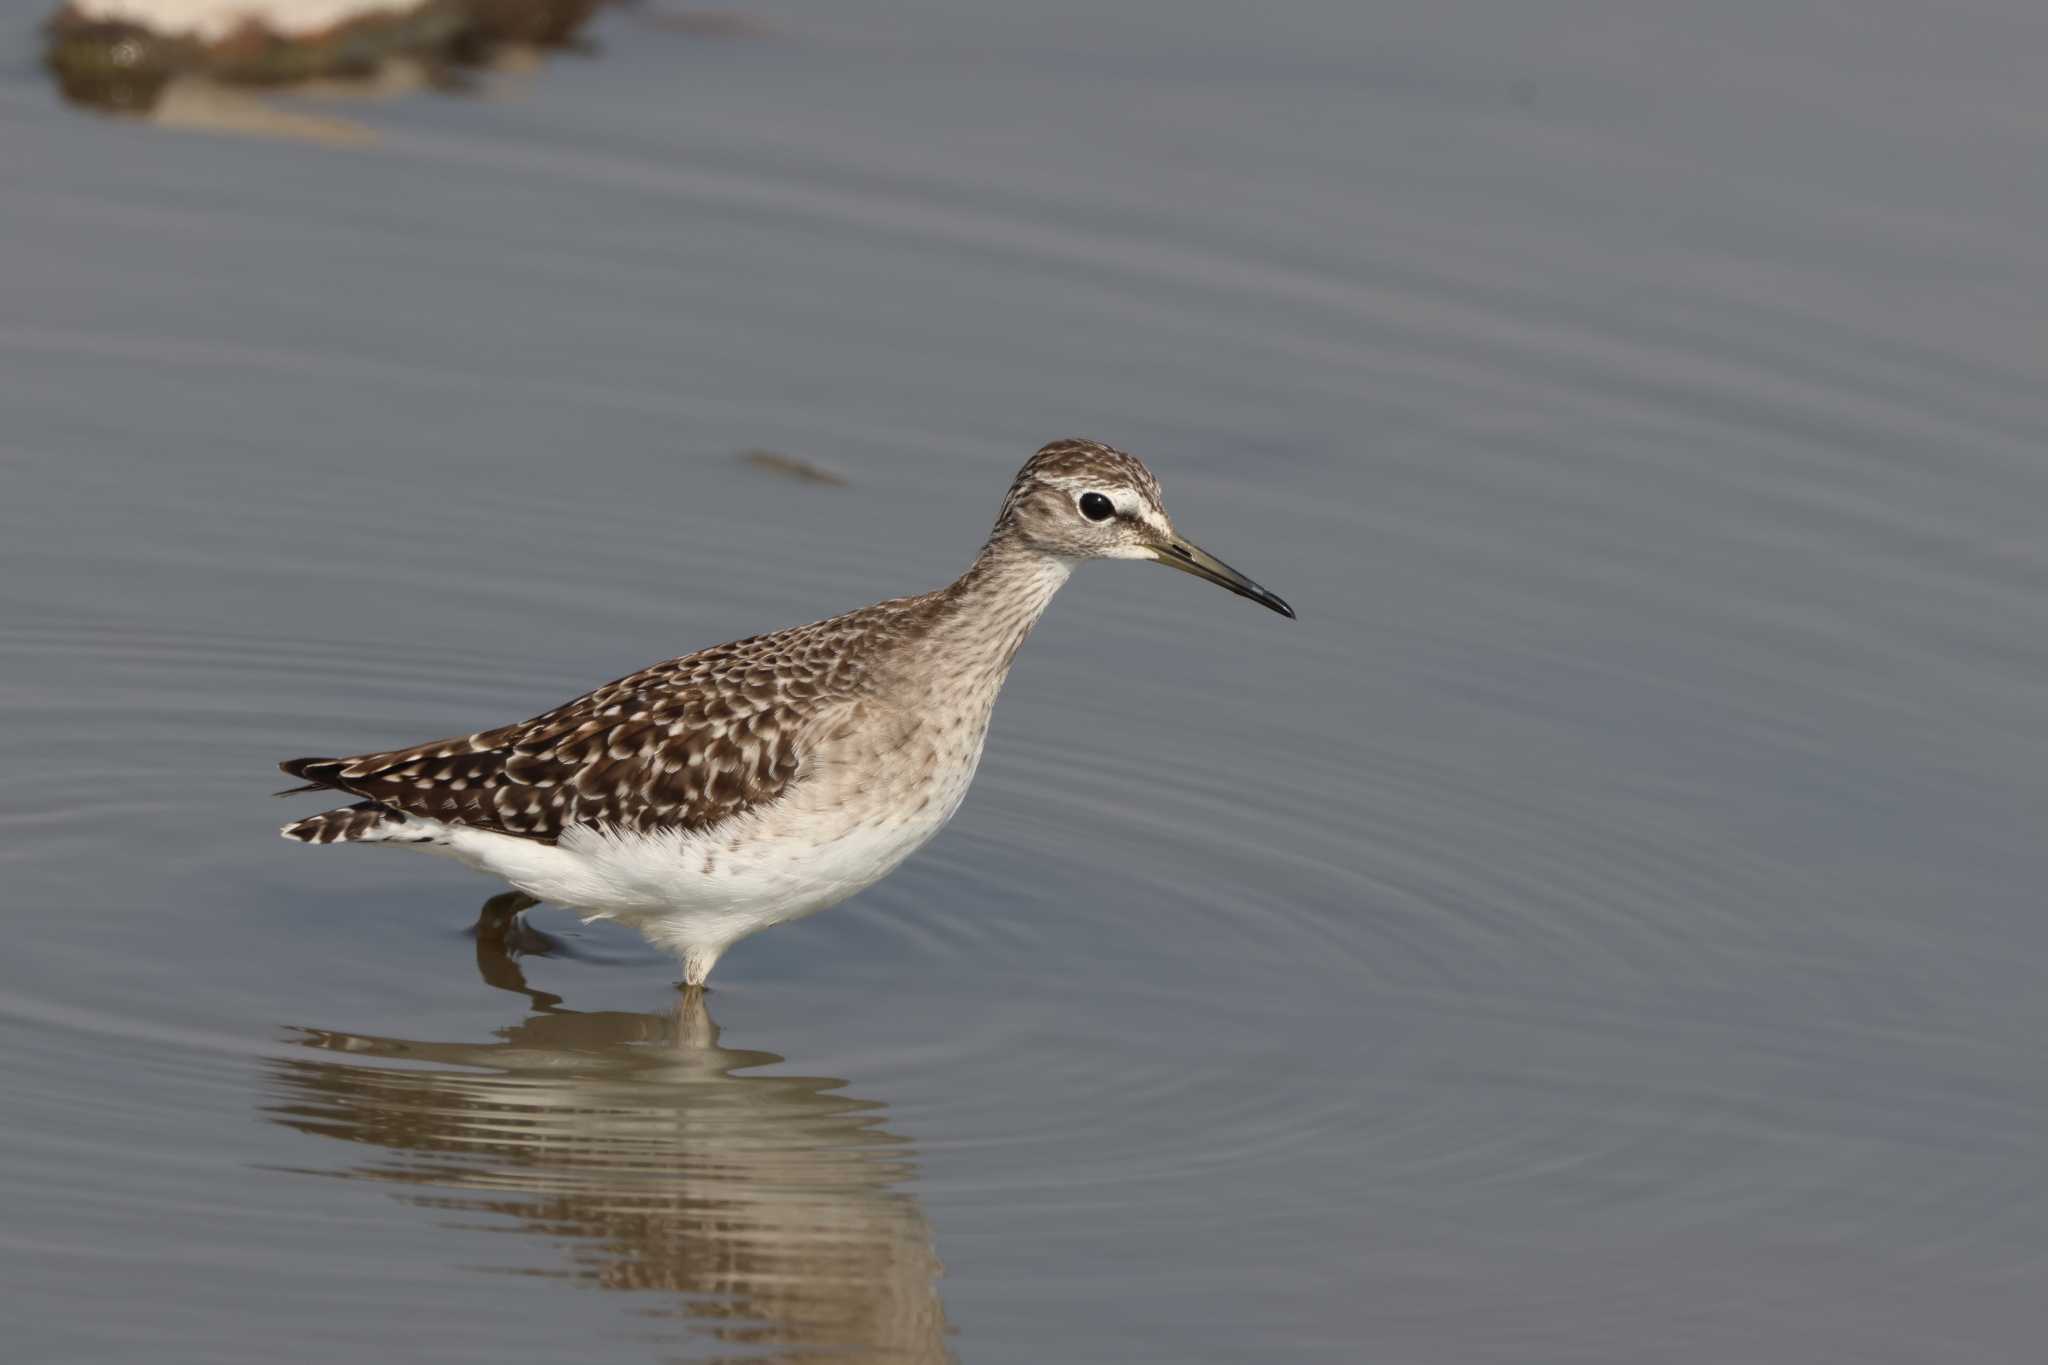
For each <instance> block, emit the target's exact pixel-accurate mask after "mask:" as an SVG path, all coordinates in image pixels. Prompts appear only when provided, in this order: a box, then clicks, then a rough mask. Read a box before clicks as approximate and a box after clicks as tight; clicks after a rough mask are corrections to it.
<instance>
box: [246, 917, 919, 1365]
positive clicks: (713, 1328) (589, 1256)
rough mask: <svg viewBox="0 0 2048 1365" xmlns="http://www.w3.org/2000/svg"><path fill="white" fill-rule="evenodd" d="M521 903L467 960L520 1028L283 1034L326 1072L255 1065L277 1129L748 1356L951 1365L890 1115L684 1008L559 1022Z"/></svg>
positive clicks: (683, 1000) (562, 1016)
mask: <svg viewBox="0 0 2048 1365" xmlns="http://www.w3.org/2000/svg"><path fill="white" fill-rule="evenodd" d="M519 908H521V907H520V905H519V903H518V901H517V899H516V898H515V897H498V898H497V899H496V900H494V901H493V902H491V903H490V904H487V905H486V906H485V912H484V915H483V917H482V918H481V919H479V921H478V926H477V930H478V931H477V965H478V968H479V970H480V971H481V972H482V973H483V976H484V979H485V980H486V981H489V982H490V983H491V984H492V985H494V986H499V987H501V988H503V989H506V990H510V991H515V992H518V993H520V994H523V995H525V996H526V997H527V998H528V999H529V1000H531V1001H532V1005H533V1008H532V1012H531V1013H530V1014H528V1015H527V1017H526V1018H525V1019H524V1020H522V1021H521V1022H519V1023H517V1024H514V1025H512V1026H510V1027H508V1028H504V1029H501V1030H499V1031H498V1035H497V1039H498V1040H497V1041H495V1042H488V1043H435V1042H411V1041H407V1040H404V1039H398V1038H381V1037H374V1036H369V1035H362V1034H347V1033H333V1032H328V1031H324V1030H317V1029H297V1030H293V1033H292V1037H293V1040H294V1041H295V1042H297V1043H299V1044H300V1045H302V1046H303V1047H305V1048H306V1049H308V1050H309V1051H310V1052H313V1053H318V1054H321V1055H317V1056H290V1057H280V1058H274V1059H272V1060H271V1062H270V1064H269V1065H270V1075H269V1083H270V1090H271V1096H272V1097H271V1103H270V1105H269V1106H268V1107H269V1112H270V1114H271V1116H272V1117H273V1118H274V1119H275V1121H276V1122H278V1123H281V1124H284V1125H286V1126H287V1127H291V1128H296V1129H298V1130H300V1131H301V1132H306V1133H316V1134H319V1135H321V1136H324V1137H332V1138H340V1139H342V1140H344V1141H348V1142H355V1143H361V1144H362V1145H363V1146H364V1147H366V1148H370V1149H372V1150H371V1151H370V1152H369V1153H368V1154H367V1155H366V1157H365V1159H364V1160H363V1161H362V1162H361V1164H356V1165H351V1166H349V1167H347V1168H346V1169H345V1170H343V1171H342V1172H340V1173H341V1174H344V1175H347V1176H351V1177H355V1178H361V1179H367V1180H379V1181H385V1182H389V1183H391V1184H394V1185H399V1186H404V1187H409V1190H410V1191H411V1192H408V1193H407V1194H405V1195H403V1196H402V1197H404V1198H406V1199H407V1200H408V1201H410V1202H414V1203H417V1204H420V1205H423V1206H426V1207H431V1208H437V1209H449V1210H459V1211H461V1212H462V1213H464V1214H474V1213H480V1212H481V1213H490V1214H496V1215H501V1216H503V1217H505V1218H508V1219H511V1220H512V1221H513V1224H514V1225H515V1226H516V1227H517V1228H518V1229H519V1230H520V1231H523V1232H530V1233H532V1234H534V1235H535V1236H538V1237H542V1238H545V1239H546V1240H547V1241H549V1242H550V1243H552V1244H554V1245H556V1246H558V1247H560V1248H561V1249H562V1250H563V1251H564V1252H565V1253H566V1255H567V1256H568V1258H569V1260H570V1262H571V1266H570V1269H569V1270H568V1272H567V1274H568V1275H569V1276H570V1277H571V1278H573V1279H574V1280H576V1281H578V1282H581V1283H584V1284H588V1285H591V1286H595V1287H598V1288H602V1289H616V1290H630V1291H638V1292H641V1293H647V1294H661V1295H666V1296H673V1297H672V1298H670V1299H669V1301H668V1302H665V1303H663V1304H661V1305H659V1306H658V1307H655V1308H654V1309H653V1311H655V1312H657V1313H662V1314H673V1315H675V1316H678V1317H680V1318H683V1319H685V1320H687V1321H688V1322H689V1323H691V1324H692V1325H693V1326H694V1327H695V1328H697V1329H699V1330H701V1331H704V1332H707V1333H708V1334H709V1335H710V1336H711V1337H713V1338H714V1339H716V1340H717V1341H719V1342H721V1343H724V1344H725V1345H727V1346H730V1347H731V1348H733V1349H734V1351H735V1352H737V1353H743V1354H744V1355H745V1357H746V1358H747V1359H749V1360H793V1359H810V1358H813V1357H814V1355H817V1354H822V1353H826V1352H830V1353H832V1354H834V1355H835V1356H838V1355H844V1356H848V1357H851V1358H854V1359H886V1360H904V1361H944V1360H949V1359H951V1355H950V1353H949V1352H948V1350H947V1348H946V1344H945V1340H946V1335H947V1328H946V1320H945V1313H944V1310H943V1308H942V1307H941V1305H940V1302H939V1294H938V1287H937V1278H938V1274H939V1262H938V1258H937V1257H936V1255H934V1253H933V1250H932V1245H931V1230H930V1228H929V1226H928V1225H927V1224H926V1222H925V1219H924V1215H923V1213H922V1212H921V1211H920V1210H919V1208H918V1206H917V1203H916V1201H915V1200H914V1199H913V1198H912V1197H911V1196H910V1195H909V1194H908V1193H907V1192H906V1191H905V1190H904V1188H903V1186H904V1185H905V1184H906V1182H907V1180H908V1178H909V1176H910V1174H911V1165H910V1154H909V1152H908V1150H907V1148H906V1145H905V1141H904V1139H902V1138H900V1137H897V1136H895V1135H893V1134H891V1133H889V1132H887V1131H885V1130H884V1129H883V1127H882V1126H881V1125H882V1106H881V1105H879V1104H876V1103H873V1102H871V1101H864V1100H859V1099H853V1098H850V1097H848V1096H846V1095H844V1094H842V1093H841V1088H842V1087H843V1086H844V1085H845V1082H843V1081H839V1080H833V1079H828V1078H821V1077H809V1076H788V1075H779V1074H778V1075H763V1074H759V1073H760V1072H761V1070H762V1069H763V1068H767V1067H771V1066H775V1065H778V1064H780V1063H781V1062H782V1061H783V1060H784V1059H783V1058H781V1057H779V1056H777V1055H776V1054H774V1053H772V1052H756V1051H745V1050H739V1049H733V1048H727V1047H721V1046H720V1045H719V1042H718V1028H717V1026H716V1025H715V1024H713V1023H712V1021H711V1016H710V1013H709V1011H708V1010H707V1008H706V1006H705V1002H704V997H703V994H702V993H701V992H699V991H690V992H686V993H685V994H683V995H682V996H681V997H680V998H679V1001H678V1004H677V1007H676V1009H675V1010H674V1011H672V1012H670V1013H667V1014H627V1013H614V1012H602V1013H582V1012H578V1011H575V1010H567V1009H563V1008H561V1000H560V998H559V997H557V996H553V995H550V994H548V993H546V992H544V991H536V990H533V989H531V988H529V987H528V986H527V984H526V980H525V976H524V974H523V973H522V972H521V970H520V967H519V963H518V960H517V958H516V957H515V955H514V954H515V952H516V951H517V950H518V946H519V944H520V941H521V936H531V934H532V931H530V930H527V929H526V928H525V927H524V926H523V925H522V924H521V923H520V922H519V920H518V919H517V916H516V913H515V912H516V911H517V910H518V909H519ZM527 943H528V946H529V947H530V946H532V940H531V938H530V937H529V938H528V939H527ZM385 1062H402V1063H405V1064H406V1065H405V1066H403V1067H393V1066H389V1065H383V1064H382V1063H385Z"/></svg>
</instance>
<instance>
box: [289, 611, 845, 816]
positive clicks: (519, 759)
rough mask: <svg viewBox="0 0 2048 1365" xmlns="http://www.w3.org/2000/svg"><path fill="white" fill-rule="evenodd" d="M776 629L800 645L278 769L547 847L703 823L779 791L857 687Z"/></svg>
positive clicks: (697, 658) (755, 648) (840, 662)
mask: <svg viewBox="0 0 2048 1365" xmlns="http://www.w3.org/2000/svg"><path fill="white" fill-rule="evenodd" d="M786 635H787V636H789V637H791V638H790V640H789V643H790V644H793V645H796V646H798V647H796V648H788V647H783V648H776V647H774V646H776V645H777V643H778V641H777V637H761V638H760V639H758V640H750V641H740V642H738V643H737V644H733V645H721V646H719V647H718V648H716V649H710V650H704V651H702V652H700V653H697V654H692V655H687V656H685V657H683V658H680V659H671V660H669V661H668V662H666V663H660V664H656V665H654V666H653V667H651V668H646V669H642V670H641V671H640V672H638V673H635V674H632V675H630V676H628V677H625V678H621V679H619V680H618V681H617V682H614V683H608V684H606V685H605V686H603V687H600V688H598V689H597V690H596V691H595V692H591V693H589V694H588V695H586V696H582V697H578V698H577V699H576V700H574V701H572V702H569V703H567V704H566V705H563V706H559V707H556V708H555V709H554V710H552V711H549V712H547V713H546V714H544V715H539V716H535V717H534V718H533V719H532V720H527V721H521V722H520V723H518V724H516V725H507V726H503V727H500V728H499V729H496V730H485V731H481V732H479V733H477V734H474V735H468V736H465V737H462V738H457V739H445V740H437V741H434V742H432V743H428V744H420V745H415V746H413V747H412V748H409V749H394V750H390V751H387V752H383V753H372V754H359V755H357V756H355V757H353V758H301V759H292V760H290V761H289V762H286V763H283V764H281V765H280V766H281V767H282V768H283V769H284V771H285V772H287V773H290V774H291V775H292V776H294V777H297V778H301V779H303V780H305V781H307V782H309V783H312V784H314V785H317V786H322V787H333V788H335V789H337V790H340V791H345V792H351V793H354V794H355V795H357V796H361V797H365V798H368V799H369V800H372V801H376V802H378V803H379V804H381V805H384V806H387V807H389V808H391V809H392V810H396V811H403V812H405V813H407V814H410V815H418V816H423V817H425V818H427V819H430V820H439V821H443V822H445V823H447V824H452V825H463V826H469V827H471V828H476V829H486V830H492V831H495V832H497V833H501V834H511V835H517V836H519V837H521V838H527V839H537V840H540V841H542V842H546V843H553V842H555V841H557V840H558V839H560V838H561V837H562V835H563V834H564V833H565V832H566V831H568V830H570V829H572V828H574V827H577V826H594V827H602V828H615V829H622V830H633V831H639V832H652V831H655V830H667V829H683V830H692V829H704V828H707V827H709V826H712V825H715V824H718V823H719V822H721V821H723V820H726V819H729V818H731V817H732V816H734V815H737V814H739V813H740V812H742V811H745V810H748V809H750V808H752V807H755V806H759V805H763V804H765V803H767V802H770V801H773V800H775V799H776V798H777V797H779V796H781V795H782V794H783V793H784V792H786V791H788V790H789V788H790V786H791V785H792V784H793V783H795V782H796V781H797V779H798V775H799V772H800V769H801V767H802V757H803V752H802V751H803V748H804V740H805V734H806V731H805V721H806V718H807V717H809V716H814V715H815V714H816V709H817V707H818V703H820V702H821V701H822V702H829V701H830V700H831V698H832V697H833V695H835V694H844V693H848V692H850V691H851V690H852V688H853V687H854V686H855V685H856V684H857V677H856V676H854V675H855V674H857V672H858V668H857V662H855V661H850V660H847V659H845V658H843V657H835V656H833V655H832V654H831V653H830V651H820V650H815V649H806V648H802V647H801V643H802V642H801V640H800V638H798V637H799V632H788V633H786Z"/></svg>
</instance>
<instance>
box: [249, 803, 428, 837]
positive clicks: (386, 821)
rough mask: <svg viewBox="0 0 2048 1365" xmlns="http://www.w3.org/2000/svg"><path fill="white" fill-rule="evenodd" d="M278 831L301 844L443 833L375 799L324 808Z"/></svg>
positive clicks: (426, 835) (425, 835) (423, 821)
mask: <svg viewBox="0 0 2048 1365" xmlns="http://www.w3.org/2000/svg"><path fill="white" fill-rule="evenodd" d="M278 833H279V834H281V835H283V836H284V837H285V838H287V839H290V840H292V841H293V842H295V843H301V844H434V843H440V842H442V840H443V838H444V837H445V836H444V835H443V834H442V833H441V832H440V831H439V830H437V829H436V828H435V826H434V825H433V824H432V823H431V822H429V821H426V820H419V819H415V818H413V817H410V816H406V815H401V814H400V813H399V812H397V811H395V810H392V809H391V808H390V807H388V806H380V805H378V804H377V803H376V802H375V801H364V802H361V803H359V804H357V805H353V806H342V807H340V808H339V809H336V810H323V811H321V812H320V813H319V814H318V815H309V816H307V817H306V818H305V819H303V820H294V821H292V822H291V823H290V824H289V825H286V826H285V827H284V828H283V829H281V830H279V831H278Z"/></svg>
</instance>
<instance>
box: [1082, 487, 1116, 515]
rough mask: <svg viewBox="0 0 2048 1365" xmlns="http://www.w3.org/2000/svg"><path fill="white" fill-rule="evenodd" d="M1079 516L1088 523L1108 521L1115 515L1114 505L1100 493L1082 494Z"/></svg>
mask: <svg viewBox="0 0 2048 1365" xmlns="http://www.w3.org/2000/svg"><path fill="white" fill-rule="evenodd" d="M1081 515H1082V516H1084V517H1086V518H1088V520H1090V521H1108V520H1109V519H1110V518H1111V517H1113V516H1115V515H1116V504H1115V503H1113V502H1111V501H1110V500H1109V499H1108V498H1106V497H1104V496H1103V495H1102V494H1100V493H1083V494H1082V495H1081Z"/></svg>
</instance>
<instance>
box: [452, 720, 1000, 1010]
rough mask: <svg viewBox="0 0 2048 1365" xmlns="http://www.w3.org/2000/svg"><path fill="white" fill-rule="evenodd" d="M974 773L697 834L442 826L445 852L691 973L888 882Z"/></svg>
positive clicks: (808, 793) (803, 793)
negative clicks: (548, 833)
mask: <svg viewBox="0 0 2048 1365" xmlns="http://www.w3.org/2000/svg"><path fill="white" fill-rule="evenodd" d="M979 758H980V754H979V752H978V746H977V752H976V753H975V754H974V755H973V759H974V760H977V761H978V760H979ZM974 766H975V765H974V762H970V763H969V764H968V765H967V766H966V767H965V768H964V769H959V770H956V771H955V772H953V773H951V774H948V775H946V776H945V777H944V778H942V779H941V780H940V781H939V782H938V783H937V784H936V785H932V786H926V787H923V788H921V789H920V791H919V792H918V794H917V800H915V801H904V800H902V799H900V797H899V798H898V799H877V798H878V797H881V796H882V795H883V794H882V793H877V792H875V791H874V790H873V789H872V788H867V789H865V790H863V791H860V792H858V793H857V794H852V795H850V796H849V797H847V798H844V799H842V798H837V797H835V795H834V793H833V792H832V790H831V786H832V784H830V783H819V784H817V785H816V786H809V787H808V789H807V790H806V789H800V790H799V791H797V792H795V793H792V796H791V797H790V798H787V799H785V800H783V801H779V802H776V803H774V804H772V805H770V806H767V807H764V808H762V809H761V810H759V811H755V812H750V813H748V814H746V815H743V816H739V817H736V818H735V819H733V820H730V821H728V822H726V823H724V824H721V825H719V826H717V827H715V828H713V829H711V830H708V831H692V832H687V833H684V832H666V833H659V834H628V833H613V832H605V831H600V830H596V829H587V828H586V829H576V830H572V831H570V832H569V833H568V834H566V835H565V836H564V837H563V838H562V840H561V842H560V843H558V844H553V845H549V844H542V843H536V842H534V841H532V840H529V839H518V838H513V837H510V836H507V835H502V834H493V833H487V832H484V831H480V830H473V829H462V828H451V829H449V831H448V843H447V846H446V849H447V851H448V852H449V853H451V854H453V855H454V856H455V857H457V858H460V859H461V860H462V861H464V862H466V863H468V864H470V865H471V866H472V867H475V868H477V869H479V870H480V871H484V872H488V873H491V874H492V875H494V876H498V877H502V878H503V879H504V880H506V881H508V882H510V883H511V884H512V885H513V886H516V887H518V888H519V889H520V890H522V891H524V892H526V893H527V894H528V895H530V896H533V897H536V898H537V899H540V900H544V901H548V902H550V903H552V904H556V905H561V906H566V907H567V908H569V909H571V910H574V911H576V912H577V913H578V914H580V915H582V916H583V917H584V918H585V919H616V920H619V921H621V922H623V923H627V924H631V925H632V926H633V927H635V928H636V929H639V930H640V931H641V932H642V933H643V934H645V935H646V936H647V937H648V938H649V939H651V940H653V941H654V942H656V943H659V944H661V945H663V946H664V947H668V948H671V949H673V950H675V951H677V952H679V953H681V954H682V955H683V956H684V957H685V959H686V961H687V962H688V965H689V967H690V970H691V973H692V975H695V973H696V972H697V971H698V970H699V969H700V966H701V970H703V971H708V970H709V969H710V964H711V963H712V962H714V961H716V960H717V957H718V955H719V953H721V952H723V951H724V949H725V948H726V947H727V946H729V945H730V944H732V943H734V942H736V941H738V940H739V939H742V938H744V937H746V936H747V935H749V934H752V933H755V932H758V931H759V930H762V929H765V928H767V927H768V926H770V925H773V924H780V923H782V922H783V921H785V920H792V919H797V918H800V917H802V916H804V915H809V914H814V913H816V912H817V911H820V910H823V909H826V908H827V907H829V906H833V905H836V904H838V903H839V902H840V901H843V900H845V899H846V898H847V897H848V896H851V895H853V894H854V893H856V892H858V891H861V890H863V889H865V888H867V887H869V886H872V885H873V884H874V883H875V882H877V881H879V880H881V879H882V878H883V877H884V876H886V875H888V873H889V872H890V871H892V870H893V869H894V868H895V867H896V866H897V865H898V864H899V863H901V862H902V861H903V860H904V859H905V858H908V857H909V856H910V855H911V854H912V853H914V852H916V851H917V850H918V849H919V848H921V847H923V846H924V844H925V843H927V842H928V841H929V840H930V839H931V837H932V836H933V835H935V834H937V833H938V832H939V830H940V829H942V828H943V827H944V826H945V824H946V822H947V821H948V820H950V819H951V818H952V816H953V813H954V811H956V810H958V809H959V806H960V802H961V800H962V799H963V798H964V797H965V796H966V794H967V787H968V784H969V783H970V782H971V781H972V780H973V776H974ZM926 797H929V798H930V799H929V800H924V798H926ZM918 802H922V804H921V805H920V804H918Z"/></svg>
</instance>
